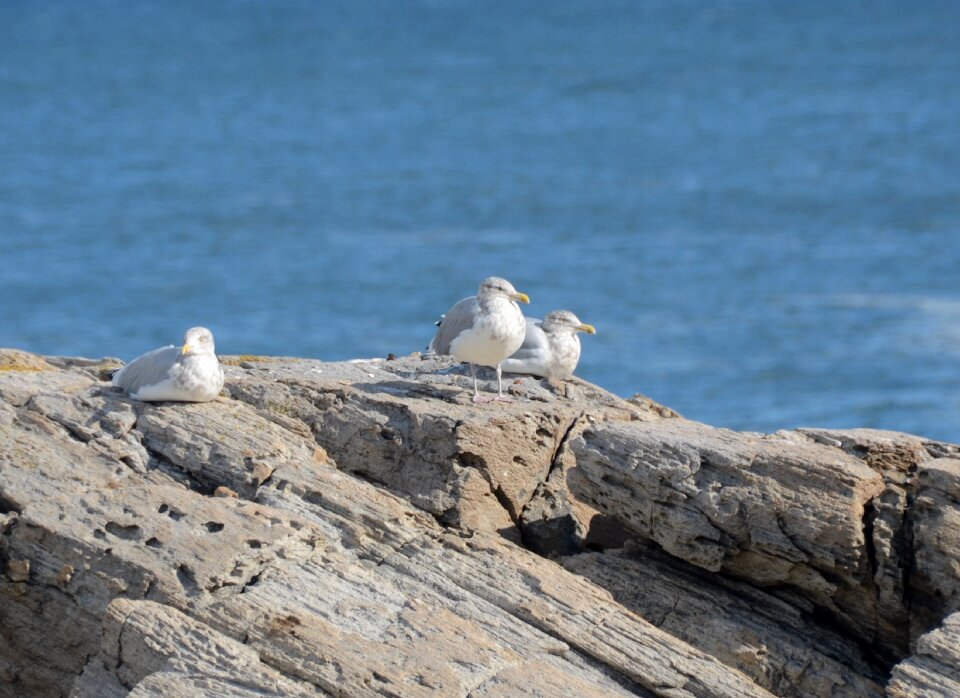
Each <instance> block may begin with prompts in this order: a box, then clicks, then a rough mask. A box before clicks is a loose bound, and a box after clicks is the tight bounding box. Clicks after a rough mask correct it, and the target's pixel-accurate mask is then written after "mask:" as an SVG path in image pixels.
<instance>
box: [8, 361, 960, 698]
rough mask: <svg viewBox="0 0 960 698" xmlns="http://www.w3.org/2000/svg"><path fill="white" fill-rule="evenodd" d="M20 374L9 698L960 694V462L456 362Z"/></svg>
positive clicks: (48, 369) (13, 464)
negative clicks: (164, 397)
mask: <svg viewBox="0 0 960 698" xmlns="http://www.w3.org/2000/svg"><path fill="white" fill-rule="evenodd" d="M224 362H225V363H226V364H228V366H227V385H226V387H225V389H224V392H223V394H222V395H221V396H220V398H218V399H217V400H216V401H214V402H210V403H206V404H196V405H188V404H142V403H137V402H132V401H130V400H129V399H127V398H126V397H124V396H123V395H121V394H119V393H117V392H116V391H115V390H114V389H112V388H111V387H110V386H109V383H108V382H107V381H106V380H105V379H106V376H107V372H108V369H109V368H110V367H111V366H112V365H115V364H116V362H111V361H109V360H103V361H89V360H82V359H65V358H55V357H46V358H44V357H38V356H34V355H30V354H24V353H22V352H13V351H5V352H0V531H2V533H0V639H2V641H0V695H4V696H73V697H75V698H93V697H96V698H112V697H114V696H127V695H131V696H184V697H187V696H190V697H193V696H200V695H203V696H292V695H343V696H364V695H393V696H418V695H428V694H429V695H443V696H518V695H536V696H550V697H554V696H560V695H563V696H611V695H639V696H668V697H670V698H678V697H681V696H730V697H733V696H770V695H777V696H803V697H804V698H807V697H810V696H857V697H863V696H881V695H884V694H885V693H886V694H888V695H893V696H935V695H943V696H956V695H960V653H958V650H957V648H958V647H960V613H955V614H954V615H950V614H951V613H953V612H955V611H960V448H958V447H957V446H954V445H951V444H945V443H939V442H933V441H930V440H927V439H923V438H919V437H915V436H909V435H906V434H900V433H892V432H879V431H871V430H848V431H831V430H825V429H801V430H798V431H783V432H778V433H776V434H769V435H763V434H753V433H738V432H733V431H728V430H724V429H715V428H713V427H710V426H707V425H704V424H699V423H696V422H691V421H688V420H685V419H683V418H680V417H679V416H678V415H676V414H675V413H674V412H672V411H671V410H669V409H667V408H665V407H662V406H660V405H657V404H655V403H653V402H652V401H650V400H648V399H645V398H642V397H639V396H638V397H636V398H634V399H631V400H622V399H620V398H618V397H616V396H614V395H611V394H609V393H607V392H605V391H603V390H601V389H599V388H597V387H596V386H593V385H590V384H588V383H585V382H582V381H579V380H573V381H569V382H566V383H562V384H552V383H549V382H547V381H540V380H535V379H532V378H521V379H518V380H516V381H514V382H512V384H511V385H510V392H511V393H512V395H513V397H514V401H513V402H510V403H496V404H491V405H479V406H478V405H474V404H473V403H472V402H471V401H470V395H471V392H470V390H469V381H468V380H467V379H466V377H465V375H466V372H465V371H464V370H463V368H461V367H460V366H459V365H457V364H456V363H455V362H453V361H451V360H447V359H424V358H422V357H420V356H418V355H414V356H409V357H403V358H400V359H397V360H392V361H387V360H370V361H352V362H343V363H323V362H320V361H311V360H303V359H265V358H262V357H226V358H225V359H224Z"/></svg>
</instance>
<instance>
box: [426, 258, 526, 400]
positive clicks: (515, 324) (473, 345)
mask: <svg viewBox="0 0 960 698" xmlns="http://www.w3.org/2000/svg"><path fill="white" fill-rule="evenodd" d="M517 301H520V302H521V303H529V302H530V298H529V297H528V296H527V294H526V293H520V292H518V291H517V290H516V289H515V288H514V287H513V284H511V283H510V282H509V281H507V280H505V279H501V278H499V277H496V276H491V277H490V278H489V279H486V280H485V281H484V282H483V283H482V284H480V289H479V290H478V291H477V295H475V296H470V297H469V298H464V299H463V300H461V301H459V302H458V303H457V304H456V305H454V306H453V307H452V308H450V310H448V311H447V313H446V315H445V316H444V317H443V318H442V319H441V321H440V323H439V324H440V327H439V329H438V330H437V333H436V335H434V337H433V341H431V342H430V351H431V352H433V353H435V354H452V355H453V356H455V357H456V358H458V359H460V360H461V361H465V362H467V363H469V364H470V375H472V376H473V401H474V402H491V401H492V400H505V401H508V400H509V398H507V397H504V394H503V380H502V378H501V373H500V362H501V361H503V360H504V359H505V358H507V357H508V356H510V355H511V354H512V353H513V352H515V351H516V350H517V349H519V348H520V345H521V344H523V336H524V332H525V323H524V320H523V313H522V312H520V306H519V305H517ZM478 364H479V365H480V366H491V367H495V368H496V369H497V397H495V398H485V397H480V393H479V390H478V389H477V365H478Z"/></svg>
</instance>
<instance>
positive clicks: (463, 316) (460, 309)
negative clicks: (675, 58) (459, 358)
mask: <svg viewBox="0 0 960 698" xmlns="http://www.w3.org/2000/svg"><path fill="white" fill-rule="evenodd" d="M478 310H479V307H478V305H477V297H476V296H470V297H469V298H464V299H463V300H461V301H458V302H457V304H456V305H455V306H453V307H452V308H450V310H448V311H447V314H446V315H444V316H443V319H442V320H441V321H440V329H438V330H437V333H436V334H435V335H433V339H432V340H431V342H430V351H432V352H433V353H434V354H449V353H450V343H451V342H452V341H453V340H455V339H456V338H457V337H458V336H459V334H460V333H461V332H463V331H464V330H466V329H469V328H471V327H473V318H474V316H475V315H476V313H477V311H478Z"/></svg>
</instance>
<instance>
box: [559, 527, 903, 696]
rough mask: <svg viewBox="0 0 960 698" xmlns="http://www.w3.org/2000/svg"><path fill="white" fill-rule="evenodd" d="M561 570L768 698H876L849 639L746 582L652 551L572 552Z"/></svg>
mask: <svg viewBox="0 0 960 698" xmlns="http://www.w3.org/2000/svg"><path fill="white" fill-rule="evenodd" d="M564 566H565V567H566V568H567V569H569V570H571V571H572V572H576V573H578V574H581V575H583V576H584V577H586V578H588V579H590V580H592V581H593V582H595V583H596V584H598V585H599V586H601V587H604V588H605V589H609V590H610V592H611V593H612V594H613V597H614V598H615V599H616V600H617V602H618V603H620V604H622V605H623V606H625V607H626V608H629V609H630V610H632V611H634V612H636V613H637V614H639V615H640V616H642V617H643V618H644V619H646V620H648V621H650V622H651V623H653V624H654V625H656V626H657V627H658V628H660V629H662V630H665V631H667V632H669V633H670V634H671V635H673V636H675V637H677V638H679V639H681V640H683V641H684V642H687V643H689V644H691V645H693V646H694V647H697V648H698V649H700V650H703V651H704V652H707V653H708V654H711V655H713V656H715V657H717V658H718V659H720V660H721V661H722V662H724V663H725V664H727V665H729V666H735V667H737V668H738V669H740V670H741V671H743V672H744V673H745V674H747V675H748V676H750V677H751V678H752V679H753V680H754V681H756V682H757V684H759V685H760V686H763V687H764V688H766V689H767V690H769V691H770V692H771V693H773V694H774V695H777V696H795V697H797V698H807V697H810V696H851V698H852V697H864V698H865V697H866V696H881V695H883V674H884V671H883V668H882V667H881V666H879V665H878V664H877V663H876V662H875V661H874V660H873V658H872V657H870V656H868V655H866V654H865V653H864V652H863V650H862V648H861V647H860V646H859V645H858V644H857V643H856V642H852V641H850V640H849V639H848V638H844V637H843V636H841V635H840V634H838V633H837V632H835V631H833V630H832V629H830V628H824V627H819V626H818V625H817V624H816V623H814V622H812V620H811V619H810V617H809V615H808V614H806V613H804V612H803V611H802V610H801V609H799V608H797V607H796V606H794V605H791V604H790V603H787V602H786V601H784V600H782V599H779V598H777V597H776V596H774V595H772V594H769V593H766V592H764V591H762V590H760V589H757V588H755V587H751V586H750V585H748V584H744V583H742V582H737V581H733V580H728V579H718V578H716V577H714V576H713V575H709V574H705V573H704V572H703V571H702V570H700V569H699V568H697V567H694V566H691V565H684V564H683V563H681V562H679V561H678V560H675V559H673V560H672V559H670V558H669V556H667V555H664V554H663V553H662V552H658V551H657V550H656V549H655V548H653V547H639V546H630V548H629V552H628V551H626V550H623V551H616V552H610V553H606V554H597V553H594V554H585V555H576V556H573V557H569V558H567V559H566V560H565V561H564Z"/></svg>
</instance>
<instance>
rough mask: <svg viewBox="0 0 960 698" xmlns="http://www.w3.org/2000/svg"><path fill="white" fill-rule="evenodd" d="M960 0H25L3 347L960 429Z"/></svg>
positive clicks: (18, 39) (724, 414) (18, 40)
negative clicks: (463, 323)
mask: <svg viewBox="0 0 960 698" xmlns="http://www.w3.org/2000/svg"><path fill="white" fill-rule="evenodd" d="M958 270H960V2H957V1H956V0H943V1H942V2H938V1H928V2H910V3H907V2H902V1H901V0H897V1H890V2H883V1H873V2H850V1H842V0H841V1H839V2H837V1H834V2H826V1H824V2H814V1H811V2H786V1H783V2H779V1H776V0H761V1H757V2H752V1H747V0H742V1H741V0H726V1H722V2H716V3H705V2H701V1H700V0H697V1H688V0H648V1H644V2H623V3H617V2H605V3H595V2H588V1H586V0H585V1H583V2H571V1H564V2H558V1H554V2H550V3H532V2H520V3H517V2H466V1H464V2H453V1H447V0H434V1H432V2H416V3H397V2H393V1H390V0H383V1H361V0H349V1H344V2H242V1H235V2H210V3H192V2H169V1H163V2H161V1H159V0H158V1H157V2H131V1H127V0H124V1H120V0H117V1H105V0H93V1H89V2H83V3H79V2H72V1H66V0H64V1H61V2H57V1H52V2H42V3H41V2H25V1H14V0H7V1H4V2H0V346H15V347H21V348H25V349H29V350H32V351H36V352H42V353H48V354H69V355H87V356H104V355H112V356H119V357H123V358H131V357H132V356H135V355H136V354H138V353H140V352H141V351H143V350H146V349H149V348H152V347H154V346H157V345H160V344H166V343H171V342H176V341H179V339H180V337H181V336H182V333H183V330H185V329H186V328H187V327H188V326H191V325H196V324H204V325H208V326H209V327H211V328H212V329H213V330H214V332H215V334H216V337H217V345H218V349H219V351H220V352H221V353H233V354H236V353H255V354H281V355H300V356H312V357H319V358H323V359H342V358H350V357H358V356H384V355H386V354H387V353H388V352H394V353H397V354H401V353H407V352H409V351H414V350H417V349H420V348H422V347H424V346H425V345H426V344H427V342H428V341H429V339H430V336H431V334H432V330H433V329H434V328H433V325H432V322H433V320H434V319H435V318H436V317H437V316H438V315H439V314H440V313H441V312H443V311H445V310H446V309H447V308H448V307H449V306H450V305H451V304H452V303H453V302H454V301H456V300H457V299H459V298H460V297H462V296H465V295H470V294H472V293H473V292H474V291H475V289H476V286H477V284H478V283H479V282H480V280H481V279H482V278H483V277H485V276H487V275H489V274H498V275H501V276H505V277H507V278H508V279H510V280H512V281H513V282H514V283H515V285H516V286H517V287H518V288H519V289H521V290H523V291H526V292H527V293H529V294H530V295H531V297H532V298H533V304H532V306H530V308H529V312H530V313H531V314H535V315H541V316H542V314H543V313H545V312H547V311H549V310H551V309H554V308H569V309H571V310H573V311H575V312H576V313H577V314H578V315H579V316H580V317H581V318H582V319H583V320H584V321H586V322H590V323H593V324H594V325H596V326H597V328H598V334H597V335H596V336H594V337H585V338H584V355H583V358H582V361H581V365H580V369H579V374H580V375H582V376H583V377H584V378H586V379H588V380H591V381H594V382H596V383H599V384H600V385H602V386H604V387H606V388H608V389H610V390H613V391H614V392H617V393H620V394H623V395H630V394H633V393H634V392H643V393H645V394H648V395H650V396H652V397H653V398H655V399H657V400H659V401H662V402H664V403H666V404H668V405H671V406H672V407H674V408H676V409H677V410H679V411H680V412H681V413H683V414H685V415H686V416H688V417H691V418H695V419H699V420H703V421H707V422H710V423H713V424H718V425H724V426H730V427H734V428H739V429H753V430H765V431H766V430H775V429H778V428H783V427H793V426H799V425H823V426H837V427H840V426H870V427H880V428H890V429H901V430H906V431H911V432H917V433H921V434H925V435H929V436H931V437H937V438H943V439H949V440H953V441H960V273H958Z"/></svg>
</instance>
